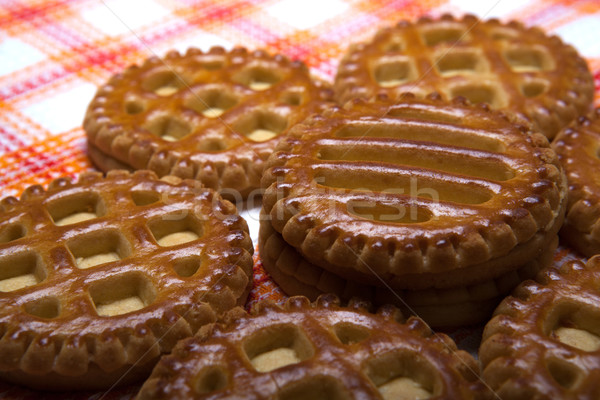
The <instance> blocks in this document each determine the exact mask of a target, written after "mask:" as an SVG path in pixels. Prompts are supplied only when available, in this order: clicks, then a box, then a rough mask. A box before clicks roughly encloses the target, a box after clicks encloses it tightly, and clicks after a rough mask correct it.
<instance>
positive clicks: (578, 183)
mask: <svg viewBox="0 0 600 400" xmlns="http://www.w3.org/2000/svg"><path fill="white" fill-rule="evenodd" d="M552 147H553V148H554V150H555V151H556V153H557V154H558V158H559V160H560V162H561V163H562V165H563V167H564V169H565V173H566V175H567V181H568V182H569V194H568V203H567V204H568V205H567V216H566V219H565V224H564V225H563V227H562V230H561V238H562V239H563V240H564V241H565V242H567V243H568V244H569V246H572V247H573V248H575V249H577V250H578V251H579V252H581V253H582V254H584V255H585V256H587V257H591V256H593V255H595V254H599V253H600V174H599V173H598V171H600V158H599V157H600V109H596V110H595V111H594V113H593V114H592V115H591V116H590V117H589V118H587V117H581V118H579V120H578V121H577V123H573V124H572V125H571V126H569V127H567V128H565V129H564V130H563V131H562V132H561V133H559V135H558V136H557V137H556V139H555V140H554V142H553V143H552Z"/></svg>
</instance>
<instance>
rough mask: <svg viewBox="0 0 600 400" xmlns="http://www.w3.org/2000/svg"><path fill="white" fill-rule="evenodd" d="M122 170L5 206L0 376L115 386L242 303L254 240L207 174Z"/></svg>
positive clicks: (56, 384) (0, 249)
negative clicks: (188, 177)
mask: <svg viewBox="0 0 600 400" xmlns="http://www.w3.org/2000/svg"><path fill="white" fill-rule="evenodd" d="M165 179H169V182H167V181H164V180H158V178H157V177H156V175H155V174H154V173H151V172H148V171H139V172H136V173H135V174H133V175H131V174H129V173H127V172H124V171H111V172H110V173H108V176H107V177H106V178H102V175H101V174H99V173H86V174H82V175H81V176H80V178H79V181H78V182H76V183H71V182H70V180H68V179H65V178H61V179H57V180H55V181H53V182H52V183H51V184H50V186H49V188H48V190H47V191H44V189H43V188H42V187H41V186H38V185H36V186H31V187H29V188H27V189H26V190H25V191H24V193H23V195H22V196H21V199H20V200H17V199H16V198H14V197H8V198H5V199H4V200H2V202H0V378H1V379H4V380H7V381H11V382H15V383H19V384H23V385H26V386H30V387H34V388H41V389H53V390H57V389H60V390H74V389H83V388H95V389H101V388H108V387H111V386H112V385H113V384H121V383H126V382H131V381H133V380H137V379H140V378H143V377H145V376H147V374H148V373H149V372H150V371H151V369H152V368H153V366H154V364H155V363H156V361H157V360H158V358H159V356H160V355H161V354H163V353H166V352H169V351H170V350H171V349H172V348H173V346H174V345H175V343H176V342H177V341H178V340H180V339H182V338H185V337H188V336H191V335H193V334H194V333H195V332H196V331H197V330H198V329H199V328H200V327H201V326H203V325H205V324H207V323H210V322H213V321H215V320H216V319H217V318H218V317H219V316H220V315H221V314H223V313H225V312H226V311H229V310H230V309H232V308H234V307H235V306H237V305H240V304H243V303H244V301H245V298H246V296H247V293H248V291H249V281H250V280H249V276H250V274H251V271H252V256H251V254H252V251H253V248H252V243H251V240H250V238H249V235H248V227H247V225H246V222H245V221H244V220H243V219H242V218H241V217H240V216H239V215H238V214H237V211H236V208H235V207H234V206H233V205H232V204H231V203H229V202H228V201H226V200H223V199H222V198H221V197H220V196H219V195H218V194H216V193H215V192H214V191H213V190H211V189H206V188H200V187H199V185H198V182H197V181H182V180H181V179H179V178H170V177H166V178H165Z"/></svg>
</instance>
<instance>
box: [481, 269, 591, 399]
mask: <svg viewBox="0 0 600 400" xmlns="http://www.w3.org/2000/svg"><path fill="white" fill-rule="evenodd" d="M598 288H600V258H598V257H594V258H592V259H590V260H589V261H588V262H587V264H585V265H584V264H583V263H582V262H580V261H570V262H566V263H564V264H563V265H562V266H560V267H552V268H548V269H547V270H544V271H542V272H541V273H540V274H539V275H538V277H537V282H536V281H526V282H524V283H523V284H521V285H520V286H519V287H518V288H517V289H515V291H514V292H513V294H512V296H509V297H507V298H506V299H505V300H504V301H503V302H502V303H501V304H500V306H499V307H498V308H497V309H496V312H495V317H494V318H493V319H492V320H491V321H490V322H489V323H488V324H487V325H486V327H485V330H484V333H483V341H482V345H481V348H480V350H479V356H480V360H481V362H482V366H483V377H484V379H485V381H486V382H487V383H488V384H489V385H490V386H491V388H492V389H494V390H495V391H496V393H497V395H498V396H499V397H501V398H510V399H533V398H535V399H595V398H598V397H599V396H600V386H599V385H598V380H599V379H600V292H599V291H598Z"/></svg>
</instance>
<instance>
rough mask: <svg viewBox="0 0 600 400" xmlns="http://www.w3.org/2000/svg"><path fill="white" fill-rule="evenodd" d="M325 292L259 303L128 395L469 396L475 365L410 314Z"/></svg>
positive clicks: (193, 343) (181, 348) (202, 337)
mask: <svg viewBox="0 0 600 400" xmlns="http://www.w3.org/2000/svg"><path fill="white" fill-rule="evenodd" d="M365 307H366V305H365V304H363V303H360V302H350V305H349V306H348V307H340V306H339V301H338V299H337V298H336V297H335V296H333V295H327V296H322V297H319V298H318V299H317V301H316V302H315V303H313V304H311V303H309V301H308V299H307V298H305V297H300V296H298V297H292V298H290V299H289V300H288V301H287V302H286V303H285V305H284V306H283V307H280V306H277V305H275V304H272V303H269V302H262V303H259V304H258V305H257V306H256V307H255V308H254V310H253V311H252V313H251V314H250V315H247V314H245V312H243V310H239V311H238V312H237V315H234V314H233V313H231V314H230V318H229V320H228V321H227V320H226V321H225V323H217V324H213V325H209V326H206V327H205V328H203V329H202V330H201V331H200V332H199V334H198V335H197V336H196V337H194V338H191V339H188V340H184V341H182V342H180V344H179V345H178V346H177V347H176V348H175V349H174V350H173V353H172V354H171V355H169V356H167V357H164V358H163V359H162V360H161V361H160V362H159V364H158V365H157V366H156V368H155V369H154V371H153V373H152V375H151V377H150V378H149V379H148V380H147V381H146V383H145V384H144V386H143V387H142V389H141V391H140V393H139V395H138V397H137V399H138V400H142V399H166V398H169V399H184V398H186V399H188V398H196V399H208V398H211V399H234V398H236V399H237V398H244V399H259V398H260V399H265V398H269V399H315V400H320V399H398V398H431V399H442V398H444V399H476V398H480V396H481V395H482V394H484V393H485V392H484V390H483V385H482V384H481V381H479V380H478V376H477V373H476V371H477V363H476V362H475V360H474V359H473V358H472V357H471V355H469V354H468V353H466V352H464V351H462V350H457V348H456V345H455V344H454V342H453V341H452V339H450V338H449V337H448V336H446V335H444V334H434V333H432V331H431V330H430V329H429V328H428V327H427V326H426V325H425V324H424V323H423V322H422V321H421V320H419V319H417V318H410V319H408V321H406V322H404V323H400V322H401V321H403V318H402V314H401V313H400V312H399V311H398V310H397V309H395V308H393V307H384V308H381V309H380V310H379V311H378V313H377V314H371V313H369V312H368V311H367V310H366V308H365Z"/></svg>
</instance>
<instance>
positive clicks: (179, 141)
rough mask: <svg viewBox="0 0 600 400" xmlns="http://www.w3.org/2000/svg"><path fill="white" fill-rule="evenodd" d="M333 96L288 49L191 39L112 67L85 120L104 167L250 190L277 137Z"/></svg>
mask: <svg viewBox="0 0 600 400" xmlns="http://www.w3.org/2000/svg"><path fill="white" fill-rule="evenodd" d="M330 98H331V91H330V90H329V89H327V88H325V87H324V86H323V84H322V83H321V82H316V81H313V80H311V78H310V76H309V72H308V69H307V68H306V66H305V65H304V64H302V63H300V62H296V61H294V62H291V61H290V60H288V59H287V58H285V57H284V56H281V55H276V56H271V55H269V54H267V53H265V52H264V51H255V52H252V53H249V52H247V51H246V50H245V49H243V48H236V49H233V50H232V51H230V52H226V51H225V50H224V49H222V48H219V47H214V48H212V49H210V51H208V52H206V53H203V52H201V51H200V50H198V49H193V48H192V49H189V50H188V51H187V52H186V53H185V54H179V53H178V52H175V51H172V52H169V53H168V54H167V55H166V57H165V58H164V59H159V58H157V57H152V58H149V59H147V60H146V61H145V62H144V63H143V64H142V65H141V66H137V65H134V66H131V67H129V68H127V69H126V70H125V71H123V72H122V73H120V74H117V75H115V76H113V77H112V78H111V79H110V80H109V82H108V83H107V84H105V85H104V86H102V87H101V88H100V89H99V90H98V93H97V94H96V97H95V98H94V99H93V100H92V102H91V104H90V106H89V108H88V112H87V114H86V117H85V120H84V128H85V130H86V132H87V136H88V143H89V146H90V156H91V157H92V160H93V161H94V162H95V163H96V164H98V166H99V167H101V168H102V169H103V170H108V169H113V168H118V167H129V168H133V169H145V168H149V169H151V170H153V171H155V172H156V173H157V174H158V175H160V176H163V175H167V174H171V175H176V176H179V177H182V178H196V179H199V180H201V181H202V182H203V183H204V184H205V185H207V186H209V187H212V188H215V189H222V188H229V189H234V190H238V191H240V192H243V193H246V192H247V191H249V190H251V189H252V188H256V187H257V186H258V185H259V181H260V175H261V172H262V164H263V161H264V159H266V158H267V157H268V156H269V154H270V153H271V152H272V150H273V148H274V146H275V145H276V143H277V141H278V140H279V136H280V135H282V134H284V133H285V132H286V131H287V130H288V129H289V128H290V127H292V126H293V125H294V124H296V123H297V122H299V121H301V120H302V119H304V118H305V117H306V116H308V115H309V114H311V113H312V112H316V111H318V110H320V109H321V108H322V107H324V106H325V104H326V101H328V100H329V99H330Z"/></svg>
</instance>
